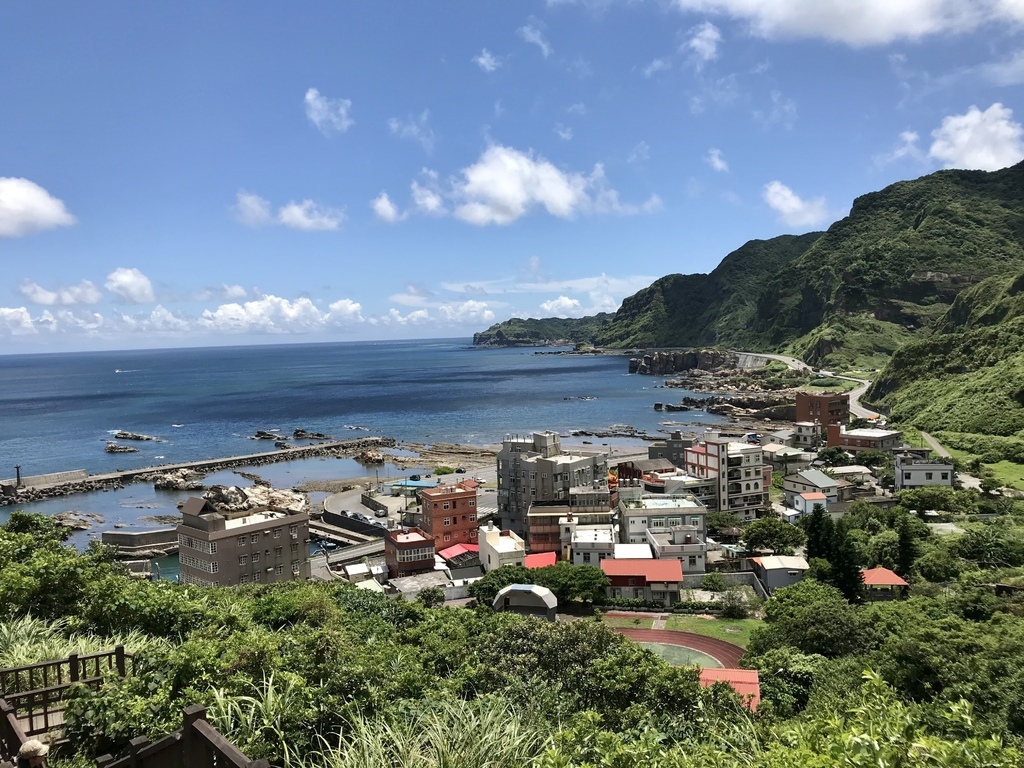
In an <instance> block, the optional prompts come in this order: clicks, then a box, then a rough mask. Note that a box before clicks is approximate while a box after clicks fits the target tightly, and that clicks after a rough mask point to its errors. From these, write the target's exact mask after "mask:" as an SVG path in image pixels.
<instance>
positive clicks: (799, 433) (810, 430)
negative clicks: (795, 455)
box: [793, 421, 821, 451]
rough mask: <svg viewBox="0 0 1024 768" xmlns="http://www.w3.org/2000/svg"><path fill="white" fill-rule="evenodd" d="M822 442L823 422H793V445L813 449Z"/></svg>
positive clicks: (807, 449) (808, 449)
mask: <svg viewBox="0 0 1024 768" xmlns="http://www.w3.org/2000/svg"><path fill="white" fill-rule="evenodd" d="M820 442H821V424H819V423H818V422H816V421H798V422H795V423H794V424H793V447H794V448H802V449H804V450H805V451H810V450H813V449H814V448H816V447H817V446H818V443H820Z"/></svg>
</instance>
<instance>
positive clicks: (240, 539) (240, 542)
mask: <svg viewBox="0 0 1024 768" xmlns="http://www.w3.org/2000/svg"><path fill="white" fill-rule="evenodd" d="M238 546H240V547H244V546H245V536H239V537H238Z"/></svg>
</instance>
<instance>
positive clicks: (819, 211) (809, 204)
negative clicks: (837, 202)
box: [764, 181, 829, 227]
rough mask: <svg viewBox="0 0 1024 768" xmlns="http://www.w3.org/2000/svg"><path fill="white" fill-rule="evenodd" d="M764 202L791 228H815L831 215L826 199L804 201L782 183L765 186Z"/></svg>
mask: <svg viewBox="0 0 1024 768" xmlns="http://www.w3.org/2000/svg"><path fill="white" fill-rule="evenodd" d="M764 201H765V202H766V203H768V205H769V206H770V207H771V208H772V209H773V210H774V211H775V212H776V213H778V214H779V218H780V219H782V221H784V222H785V223H786V224H788V225H789V226H791V227H807V226H815V225H818V224H821V223H823V222H824V221H825V220H826V219H827V218H828V215H829V214H828V208H827V207H826V205H825V198H823V197H816V198H814V199H813V200H803V199H801V198H800V197H799V196H798V195H797V194H796V193H795V192H794V191H793V190H791V189H790V188H789V187H787V186H786V185H785V184H783V183H782V182H781V181H772V182H769V183H768V184H765V186H764Z"/></svg>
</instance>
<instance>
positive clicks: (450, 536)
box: [444, 533, 452, 541]
mask: <svg viewBox="0 0 1024 768" xmlns="http://www.w3.org/2000/svg"><path fill="white" fill-rule="evenodd" d="M444 540H445V541H451V540H452V535H451V534H450V533H446V534H445V535H444Z"/></svg>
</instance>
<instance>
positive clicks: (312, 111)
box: [305, 88, 355, 136]
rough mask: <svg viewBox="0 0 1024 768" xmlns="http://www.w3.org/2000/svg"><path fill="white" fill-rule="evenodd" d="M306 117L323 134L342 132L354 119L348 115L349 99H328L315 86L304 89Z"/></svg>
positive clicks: (350, 106) (350, 104)
mask: <svg viewBox="0 0 1024 768" xmlns="http://www.w3.org/2000/svg"><path fill="white" fill-rule="evenodd" d="M305 101H306V117H308V118H309V121H310V122H311V123H313V125H315V126H316V127H317V128H319V129H320V132H321V133H323V134H324V135H325V136H330V135H331V134H333V133H344V132H345V131H347V130H348V129H349V128H351V127H352V126H353V125H354V124H355V121H354V120H353V119H352V118H351V117H350V116H349V110H350V109H352V102H351V101H350V100H349V99H328V98H327V97H326V96H322V95H321V94H320V91H318V90H317V89H316V88H310V89H309V90H308V91H306V99H305Z"/></svg>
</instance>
